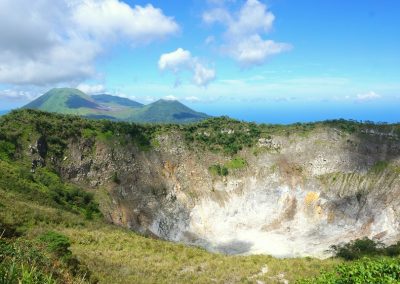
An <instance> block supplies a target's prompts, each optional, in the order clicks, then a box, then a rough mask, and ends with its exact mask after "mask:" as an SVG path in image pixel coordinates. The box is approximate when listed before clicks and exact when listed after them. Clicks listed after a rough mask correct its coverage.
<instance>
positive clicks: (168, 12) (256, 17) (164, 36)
mask: <svg viewBox="0 0 400 284" xmlns="http://www.w3.org/2000/svg"><path fill="white" fill-rule="evenodd" d="M399 11H400V1H397V0H352V1H347V0H335V1H317V0H302V1H295V0H176V1H174V0H170V1H165V0H164V1H162V0H158V1H156V0H148V1H141V0H140V1H133V0H129V1H128V0H126V1H122V0H36V1H30V2H29V5H26V0H0V110H5V109H11V108H17V107H20V106H23V105H24V104H26V103H27V102H29V101H30V100H32V99H34V98H36V97H38V96H40V95H41V94H43V93H44V92H46V91H47V90H49V89H51V88H53V87H74V88H78V89H80V90H82V91H84V92H86V93H88V94H97V93H108V94H113V95H118V96H124V97H128V98H131V99H133V100H136V101H139V102H142V103H151V102H153V101H155V100H158V99H160V98H164V99H178V100H179V101H181V102H183V103H184V104H186V105H188V106H190V107H192V108H194V109H195V110H199V111H203V112H206V113H208V114H210V115H229V116H231V117H234V118H237V119H242V120H247V121H256V122H270V123H292V122H298V121H316V120H324V119H333V118H346V119H356V120H373V121H377V122H382V121H386V122H398V121H400V112H399V111H398V109H399V106H400V30H399V27H400V17H399V16H398V14H399Z"/></svg>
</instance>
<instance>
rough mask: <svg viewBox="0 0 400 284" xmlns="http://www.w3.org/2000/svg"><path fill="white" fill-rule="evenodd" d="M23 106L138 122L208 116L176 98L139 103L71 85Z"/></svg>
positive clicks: (170, 121)
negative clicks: (144, 103)
mask: <svg viewBox="0 0 400 284" xmlns="http://www.w3.org/2000/svg"><path fill="white" fill-rule="evenodd" d="M23 108H30V109H38V110H42V111H48V112H57V113H62V114H75V115H80V116H83V117H87V118H91V119H109V120H116V121H129V122H142V123H190V122H196V121H200V120H203V119H206V118H208V117H209V116H208V115H207V114H204V113H201V112H197V111H194V110H192V109H191V108H189V107H187V106H185V105H184V104H182V103H180V102H178V101H171V100H158V101H156V102H153V103H151V104H148V105H143V104H141V103H139V102H136V101H133V100H130V99H128V98H123V97H118V96H112V95H108V94H100V95H93V96H89V95H87V94H85V93H84V92H82V91H80V90H78V89H73V88H55V89H51V90H50V91H48V92H47V93H45V94H43V95H42V96H40V97H39V98H37V99H35V100H33V101H32V102H30V103H28V104H27V105H25V106H24V107H23Z"/></svg>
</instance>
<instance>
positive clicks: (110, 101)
mask: <svg viewBox="0 0 400 284" xmlns="http://www.w3.org/2000/svg"><path fill="white" fill-rule="evenodd" d="M92 98H93V99H94V100H95V101H96V102H97V103H99V104H106V105H109V106H127V107H142V106H143V104H141V103H138V102H135V101H132V100H130V99H127V98H121V97H118V96H111V95H106V94H103V95H93V96H92Z"/></svg>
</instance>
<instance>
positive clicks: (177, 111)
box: [128, 100, 209, 123]
mask: <svg viewBox="0 0 400 284" xmlns="http://www.w3.org/2000/svg"><path fill="white" fill-rule="evenodd" d="M208 117H209V116H208V115H206V114H204V113H199V112H196V111H194V110H192V109H190V108H188V107H187V106H185V105H184V104H182V103H180V102H178V101H175V100H158V101H156V102H154V103H151V104H149V105H146V106H143V108H142V109H140V110H139V111H138V112H136V113H134V114H133V115H132V116H130V117H129V118H128V120H129V121H134V122H160V121H163V122H169V123H174V122H177V121H179V122H183V123H187V122H196V121H200V120H203V119H206V118H208Z"/></svg>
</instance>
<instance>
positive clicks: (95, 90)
mask: <svg viewBox="0 0 400 284" xmlns="http://www.w3.org/2000/svg"><path fill="white" fill-rule="evenodd" d="M76 88H77V89H78V90H81V91H82V92H84V93H86V94H89V95H94V94H100V93H104V92H105V91H106V88H105V86H104V85H102V84H96V85H89V84H84V83H81V84H79V85H78V86H77V87H76Z"/></svg>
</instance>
